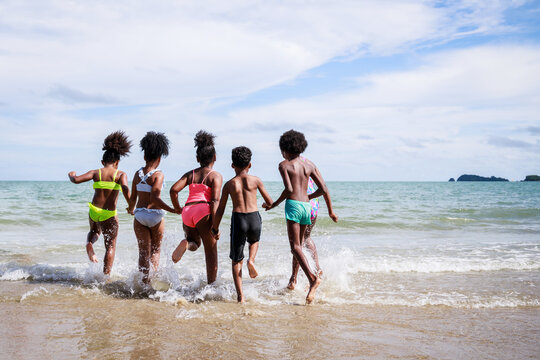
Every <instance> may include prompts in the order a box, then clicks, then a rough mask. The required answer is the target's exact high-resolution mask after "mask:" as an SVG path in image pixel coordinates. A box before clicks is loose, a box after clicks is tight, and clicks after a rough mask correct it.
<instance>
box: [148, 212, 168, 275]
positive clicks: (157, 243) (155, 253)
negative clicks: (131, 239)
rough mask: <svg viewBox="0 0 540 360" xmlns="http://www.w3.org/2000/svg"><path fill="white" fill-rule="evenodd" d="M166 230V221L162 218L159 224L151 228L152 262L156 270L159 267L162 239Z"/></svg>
mask: <svg viewBox="0 0 540 360" xmlns="http://www.w3.org/2000/svg"><path fill="white" fill-rule="evenodd" d="M164 230H165V221H164V220H161V222H160V223H159V224H157V225H156V226H154V227H151V228H150V237H151V240H150V263H151V264H152V267H153V269H154V271H157V269H158V268H159V256H160V255H161V240H162V239H163V232H164Z"/></svg>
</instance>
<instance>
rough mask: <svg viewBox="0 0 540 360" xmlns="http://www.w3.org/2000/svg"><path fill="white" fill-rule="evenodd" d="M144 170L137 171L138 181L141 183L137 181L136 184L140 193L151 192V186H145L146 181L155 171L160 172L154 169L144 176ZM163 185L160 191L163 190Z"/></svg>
mask: <svg viewBox="0 0 540 360" xmlns="http://www.w3.org/2000/svg"><path fill="white" fill-rule="evenodd" d="M143 169H144V168H140V169H139V179H141V181H139V183H138V184H137V191H142V192H151V191H152V186H151V185H149V184H147V183H146V180H147V179H148V178H149V177H150V176H152V175H154V173H155V172H156V171H161V170H159V169H154V170H152V171H149V172H148V173H147V174H146V175H145V174H144V171H143ZM164 185H165V184H161V189H162V190H163V186H164Z"/></svg>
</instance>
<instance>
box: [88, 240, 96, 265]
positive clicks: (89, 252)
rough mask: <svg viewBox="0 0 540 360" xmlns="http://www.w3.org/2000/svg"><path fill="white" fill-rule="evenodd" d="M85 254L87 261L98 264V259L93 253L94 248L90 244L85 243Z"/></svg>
mask: <svg viewBox="0 0 540 360" xmlns="http://www.w3.org/2000/svg"><path fill="white" fill-rule="evenodd" d="M86 253H87V254H88V259H90V261H91V262H93V263H97V262H98V258H97V256H96V253H95V252H94V247H93V246H92V243H91V242H89V243H86Z"/></svg>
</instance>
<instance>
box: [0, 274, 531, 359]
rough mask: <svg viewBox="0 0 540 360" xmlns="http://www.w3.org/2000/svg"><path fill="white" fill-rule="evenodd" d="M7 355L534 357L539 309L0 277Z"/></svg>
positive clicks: (0, 340) (2, 343)
mask: <svg viewBox="0 0 540 360" xmlns="http://www.w3.org/2000/svg"><path fill="white" fill-rule="evenodd" d="M0 296H1V306H0V319H2V320H1V326H0V333H1V336H0V348H1V349H2V355H1V356H0V357H2V358H5V359H77V358H81V359H93V358H103V359H141V358H158V359H159V358H162V359H171V358H179V359H226V358H244V359H247V358H250V359H329V358H334V359H351V358H359V359H362V358H370V359H389V358H396V359H431V358H433V359H457V358H475V359H509V358H516V359H517V358H520V359H527V358H535V357H536V356H537V355H538V351H539V350H540V349H539V345H538V344H539V340H540V330H539V328H538V324H539V323H540V311H539V310H538V308H528V307H523V308H512V309H455V308H450V307H446V306H426V307H421V308H413V307H405V306H365V305H347V306H339V307H335V306H330V305H317V304H315V305H311V306H304V305H301V304H297V305H294V304H293V305H270V306H268V305H261V304H253V303H252V304H250V303H247V304H246V305H243V306H242V305H238V304H236V303H233V302H219V301H215V302H212V301H208V302H201V303H191V302H178V303H177V304H176V305H171V304H170V303H162V302H159V301H155V300H152V299H135V298H132V299H126V298H118V297H115V296H111V295H104V294H102V293H100V292H97V291H95V290H94V289H89V288H88V289H85V288H80V287H74V286H67V285H66V286H64V285H59V284H46V283H32V282H26V281H16V282H3V284H2V289H1V290H0Z"/></svg>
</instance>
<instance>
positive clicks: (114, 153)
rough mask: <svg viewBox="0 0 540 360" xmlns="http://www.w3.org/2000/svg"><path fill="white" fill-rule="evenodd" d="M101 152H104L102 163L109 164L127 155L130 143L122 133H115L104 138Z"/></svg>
mask: <svg viewBox="0 0 540 360" xmlns="http://www.w3.org/2000/svg"><path fill="white" fill-rule="evenodd" d="M102 150H104V151H105V152H104V153H103V162H104V163H105V164H110V163H113V162H115V161H118V160H120V158H121V157H122V156H126V155H127V154H129V151H130V150H131V141H130V140H129V139H128V137H127V135H126V134H125V133H124V132H123V131H115V132H113V133H112V134H109V135H108V136H107V137H106V138H105V140H104V141H103V148H102Z"/></svg>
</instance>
